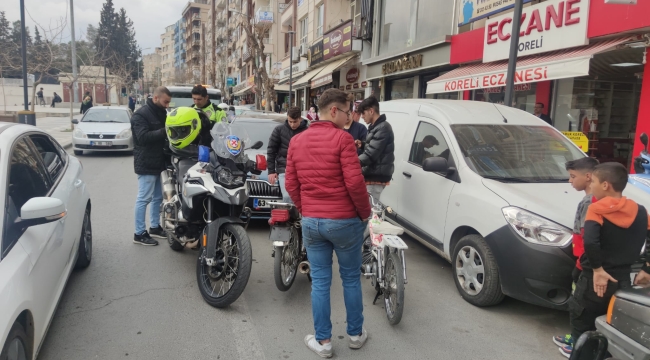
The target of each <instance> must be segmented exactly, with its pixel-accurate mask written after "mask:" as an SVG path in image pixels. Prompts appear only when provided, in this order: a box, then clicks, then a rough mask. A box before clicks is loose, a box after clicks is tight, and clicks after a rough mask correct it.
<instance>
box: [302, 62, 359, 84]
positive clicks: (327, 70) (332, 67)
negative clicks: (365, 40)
mask: <svg viewBox="0 0 650 360" xmlns="http://www.w3.org/2000/svg"><path fill="white" fill-rule="evenodd" d="M356 56H357V54H354V55H350V56H347V57H344V58H342V59H339V60H336V61H333V62H331V63H329V64H328V65H326V66H325V67H324V68H323V70H322V71H321V72H320V73H319V74H318V77H314V80H312V81H311V87H312V89H313V88H316V87H319V86H323V85H327V84H329V83H331V82H332V73H333V72H334V71H336V70H337V69H338V68H340V67H342V66H343V65H345V63H346V62H348V61H350V60H351V59H352V58H354V57H356Z"/></svg>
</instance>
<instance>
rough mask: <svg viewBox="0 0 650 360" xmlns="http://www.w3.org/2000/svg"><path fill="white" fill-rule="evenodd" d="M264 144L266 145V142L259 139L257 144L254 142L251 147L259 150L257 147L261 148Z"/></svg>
mask: <svg viewBox="0 0 650 360" xmlns="http://www.w3.org/2000/svg"><path fill="white" fill-rule="evenodd" d="M262 145H264V143H263V142H261V141H258V142H256V143H255V144H253V146H251V147H250V148H251V149H253V150H257V149H259V148H261V147H262Z"/></svg>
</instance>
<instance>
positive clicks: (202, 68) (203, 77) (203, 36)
mask: <svg viewBox="0 0 650 360" xmlns="http://www.w3.org/2000/svg"><path fill="white" fill-rule="evenodd" d="M213 2H214V1H213ZM201 51H202V52H203V56H202V58H203V61H202V62H203V64H202V65H201V84H205V83H206V81H205V79H206V76H205V75H206V74H205V55H206V51H205V24H204V23H203V22H201Z"/></svg>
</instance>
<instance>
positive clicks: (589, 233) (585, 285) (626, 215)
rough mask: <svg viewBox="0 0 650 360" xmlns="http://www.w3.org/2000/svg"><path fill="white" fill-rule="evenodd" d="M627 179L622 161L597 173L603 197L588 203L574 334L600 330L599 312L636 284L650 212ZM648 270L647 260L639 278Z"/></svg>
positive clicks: (596, 187)
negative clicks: (627, 192)
mask: <svg viewBox="0 0 650 360" xmlns="http://www.w3.org/2000/svg"><path fill="white" fill-rule="evenodd" d="M627 180H628V175H627V169H626V168H625V166H623V165H621V164H619V163H604V164H600V165H598V166H596V168H595V170H594V171H593V173H592V175H591V185H590V188H591V193H592V195H593V196H594V197H595V198H596V199H597V200H598V201H597V202H595V203H593V204H591V205H589V208H588V209H587V216H586V218H585V224H584V236H583V238H584V247H585V253H584V254H583V255H582V256H581V257H580V265H581V266H582V273H581V274H580V276H579V277H578V282H577V283H576V287H575V290H574V291H573V294H572V295H571V297H570V298H569V301H568V304H569V317H570V320H571V339H576V341H577V339H578V338H580V335H582V334H583V333H584V332H586V331H593V330H596V325H595V322H596V318H597V317H599V316H602V315H605V314H606V313H607V307H608V305H609V302H610V300H611V298H612V295H613V294H614V292H616V291H617V290H619V289H627V288H630V287H631V286H632V284H631V281H630V273H631V271H632V264H634V263H636V262H637V261H638V260H639V258H640V256H639V254H640V253H641V249H642V248H643V246H644V244H645V239H646V235H647V232H648V213H647V211H646V209H645V208H644V207H643V206H640V205H638V204H637V203H635V202H634V201H632V200H630V199H627V198H625V197H624V196H623V195H622V193H623V190H624V189H625V186H626V185H627ZM644 255H647V254H644ZM648 272H650V267H648V264H647V263H646V264H644V266H643V268H642V271H641V272H639V274H638V275H637V278H636V279H635V284H637V283H638V284H641V283H647V282H648V279H649V278H650V275H649V274H648ZM572 352H573V345H563V346H561V347H560V353H562V355H564V356H565V357H567V358H570V357H571V353H572Z"/></svg>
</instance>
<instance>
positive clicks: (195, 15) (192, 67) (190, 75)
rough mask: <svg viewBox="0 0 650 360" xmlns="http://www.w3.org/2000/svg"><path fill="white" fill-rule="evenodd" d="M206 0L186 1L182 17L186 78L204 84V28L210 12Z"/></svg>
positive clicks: (205, 58) (205, 60)
mask: <svg viewBox="0 0 650 360" xmlns="http://www.w3.org/2000/svg"><path fill="white" fill-rule="evenodd" d="M210 8H211V6H210V4H209V2H208V0H195V1H193V2H189V3H187V5H186V6H185V8H184V9H183V13H182V19H183V21H184V24H185V51H186V55H185V65H186V67H185V71H186V76H187V78H186V80H187V81H189V82H191V83H202V84H206V83H207V82H206V70H205V65H206V63H207V57H206V56H207V52H206V51H205V50H206V38H205V33H206V30H205V29H204V27H205V25H206V23H207V20H208V14H209V12H210Z"/></svg>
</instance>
